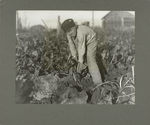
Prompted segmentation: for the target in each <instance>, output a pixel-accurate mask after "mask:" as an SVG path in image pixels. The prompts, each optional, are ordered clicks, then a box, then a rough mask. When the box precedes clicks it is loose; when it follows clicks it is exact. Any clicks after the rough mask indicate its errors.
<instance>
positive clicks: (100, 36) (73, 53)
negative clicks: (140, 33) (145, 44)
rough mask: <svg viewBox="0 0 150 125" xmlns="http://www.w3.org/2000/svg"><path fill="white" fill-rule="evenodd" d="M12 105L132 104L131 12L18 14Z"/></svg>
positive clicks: (132, 52) (38, 12) (133, 96)
mask: <svg viewBox="0 0 150 125" xmlns="http://www.w3.org/2000/svg"><path fill="white" fill-rule="evenodd" d="M15 49H16V67H15V68H16V82H15V84H16V85H15V87H16V88H15V103H16V104H95V105H102V104H109V105H117V104H121V105H135V73H134V69H135V11H111V10H110V11H104V10H99V11H94V10H93V11H92V10H91V11H89V10H88V11H83V10H82V11H78V10H74V11H69V10H57V11H56V10H55V11H54V10H18V11H16V48H15Z"/></svg>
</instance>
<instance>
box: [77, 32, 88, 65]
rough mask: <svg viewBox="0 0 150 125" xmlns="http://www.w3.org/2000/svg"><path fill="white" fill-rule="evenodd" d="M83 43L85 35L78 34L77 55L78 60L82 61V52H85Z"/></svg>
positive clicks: (84, 42)
mask: <svg viewBox="0 0 150 125" xmlns="http://www.w3.org/2000/svg"><path fill="white" fill-rule="evenodd" d="M85 44H86V35H84V34H82V33H81V34H80V35H79V36H78V56H79V62H80V63H83V61H84V59H83V57H84V54H85Z"/></svg>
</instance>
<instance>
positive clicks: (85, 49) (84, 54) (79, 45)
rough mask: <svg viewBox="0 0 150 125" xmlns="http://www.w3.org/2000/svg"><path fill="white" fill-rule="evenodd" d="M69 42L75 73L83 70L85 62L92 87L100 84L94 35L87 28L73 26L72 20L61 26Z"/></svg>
mask: <svg viewBox="0 0 150 125" xmlns="http://www.w3.org/2000/svg"><path fill="white" fill-rule="evenodd" d="M61 28H62V30H63V31H64V32H65V33H66V35H67V39H68V41H69V46H70V51H71V54H72V57H73V58H74V59H75V60H77V62H78V66H77V71H78V72H79V73H80V72H81V70H82V69H84V67H85V65H84V63H85V61H86V62H87V66H88V69H89V72H90V74H91V76H92V79H93V82H94V85H93V86H92V87H91V90H92V89H93V88H94V87H95V86H97V85H98V84H102V78H101V74H100V71H99V68H98V65H97V63H96V50H97V40H96V33H95V32H94V31H93V30H92V29H91V28H90V27H88V26H85V25H75V23H74V21H73V19H67V20H65V21H64V22H63V23H62V25H61Z"/></svg>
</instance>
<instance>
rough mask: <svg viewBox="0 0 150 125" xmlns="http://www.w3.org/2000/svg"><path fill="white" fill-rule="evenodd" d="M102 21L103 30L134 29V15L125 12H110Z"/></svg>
mask: <svg viewBox="0 0 150 125" xmlns="http://www.w3.org/2000/svg"><path fill="white" fill-rule="evenodd" d="M102 21H103V27H105V28H120V27H134V26H135V15H133V14H131V13H129V12H125V11H110V12H109V13H108V14H106V15H105V16H104V17H103V18H102Z"/></svg>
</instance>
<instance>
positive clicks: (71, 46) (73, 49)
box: [67, 35, 77, 57]
mask: <svg viewBox="0 0 150 125" xmlns="http://www.w3.org/2000/svg"><path fill="white" fill-rule="evenodd" d="M67 39H68V42H69V47H70V51H71V54H72V56H73V57H77V50H76V47H75V44H74V42H73V40H72V38H71V37H70V36H68V35H67Z"/></svg>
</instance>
